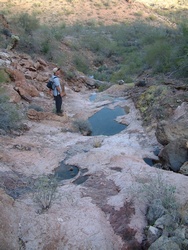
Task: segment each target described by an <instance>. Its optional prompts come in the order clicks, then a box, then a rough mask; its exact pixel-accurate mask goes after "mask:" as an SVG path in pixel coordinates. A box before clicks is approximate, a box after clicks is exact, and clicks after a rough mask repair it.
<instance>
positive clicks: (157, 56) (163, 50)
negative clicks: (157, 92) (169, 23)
mask: <svg viewBox="0 0 188 250" xmlns="http://www.w3.org/2000/svg"><path fill="white" fill-rule="evenodd" d="M172 51H173V48H172V46H171V44H170V43H168V42H167V41H163V40H157V41H156V42H155V43H154V44H152V45H148V47H147V48H146V51H145V53H146V56H145V62H146V64H147V65H148V67H150V68H152V69H153V70H154V72H155V73H160V72H164V73H165V72H168V70H169V69H170V68H171V61H170V55H171V53H172Z"/></svg>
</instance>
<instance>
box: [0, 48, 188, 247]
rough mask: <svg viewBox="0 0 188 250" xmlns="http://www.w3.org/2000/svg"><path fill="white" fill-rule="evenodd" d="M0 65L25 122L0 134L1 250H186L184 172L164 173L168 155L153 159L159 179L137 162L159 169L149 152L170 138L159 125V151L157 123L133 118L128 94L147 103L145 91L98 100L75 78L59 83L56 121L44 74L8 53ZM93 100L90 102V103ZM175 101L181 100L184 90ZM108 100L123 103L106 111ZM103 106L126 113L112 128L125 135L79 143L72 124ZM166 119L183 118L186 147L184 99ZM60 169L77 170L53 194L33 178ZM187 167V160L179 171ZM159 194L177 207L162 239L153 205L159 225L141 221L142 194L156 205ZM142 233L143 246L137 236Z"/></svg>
mask: <svg viewBox="0 0 188 250" xmlns="http://www.w3.org/2000/svg"><path fill="white" fill-rule="evenodd" d="M0 58H1V68H3V70H4V71H5V72H6V74H8V76H11V81H10V82H9V83H6V84H5V87H6V91H7V93H9V95H10V97H11V99H10V100H11V102H13V103H16V104H17V105H18V106H19V107H20V109H22V112H23V113H26V114H27V117H26V118H25V120H24V121H23V122H24V125H25V128H27V130H26V131H24V132H23V131H12V133H11V134H4V133H3V132H2V131H1V136H0V141H1V143H0V159H1V162H0V180H1V189H0V209H1V215H0V221H1V223H0V242H1V249H3V250H4V249H6V250H7V249H26V250H32V249H45V250H47V249H49V250H51V249H67V250H68V249H82V250H83V249H87V250H88V249H96V250H97V249H103V250H110V249H112V250H119V249H122V250H123V249H148V248H149V245H151V243H153V242H154V243H153V244H152V245H153V246H152V245H151V247H150V249H159V248H160V247H161V246H160V244H161V245H165V246H166V248H160V249H187V241H188V237H187V234H188V228H187V217H188V214H187V201H188V193H187V187H188V183H187V176H186V172H185V174H182V173H180V172H179V170H178V171H175V172H173V171H169V169H170V167H169V163H171V162H172V161H170V160H169V158H170V157H169V158H168V159H166V158H165V157H166V155H167V156H169V155H170V154H169V153H168V154H165V157H162V159H163V160H164V161H165V164H166V165H168V168H167V169H168V170H164V169H162V166H161V165H160V166H159V167H151V166H149V165H148V164H146V163H145V161H144V158H149V159H153V160H156V161H158V160H159V158H158V156H156V155H155V154H154V151H155V150H156V149H159V150H162V152H163V153H161V154H162V155H164V148H165V145H167V146H168V145H169V142H170V141H171V140H170V139H169V138H171V137H170V136H172V133H171V131H173V130H172V128H171V130H169V126H167V125H166V123H164V121H163V123H162V124H163V130H164V131H167V132H166V134H165V133H163V137H162V139H161V142H164V134H165V135H166V137H165V139H166V141H165V143H159V142H158V141H157V138H156V136H155V132H156V128H157V126H158V123H157V122H158V120H157V119H156V117H155V116H152V115H151V116H152V117H154V118H153V121H154V122H153V123H152V124H148V120H149V118H148V117H147V119H146V120H144V121H145V124H146V125H147V126H143V117H144V116H141V113H140V112H139V110H138V108H140V106H139V105H141V104H142V102H141V101H140V103H139V102H136V101H135V99H136V93H139V96H141V95H146V94H147V91H143V90H144V88H145V90H147V89H148V87H147V86H144V87H142V86H135V87H134V91H133V89H132V87H130V86H127V85H124V84H123V85H115V86H112V87H111V88H109V89H108V90H106V91H105V92H101V93H98V92H97V89H93V88H92V87H93V86H94V83H93V82H91V79H87V78H85V77H83V76H78V77H77V79H75V84H74V86H73V85H72V84H69V83H66V93H67V95H66V97H64V99H63V107H64V114H65V115H64V116H63V117H59V116H56V115H55V114H54V113H53V107H54V102H53V99H52V97H51V96H50V95H49V94H48V91H47V90H46V81H47V79H48V77H49V74H50V72H51V69H52V67H53V65H48V64H47V63H46V62H44V61H43V60H42V59H40V58H39V59H37V60H36V61H33V60H31V58H29V57H28V56H26V55H19V54H16V53H12V52H11V53H7V52H1V55H0ZM94 91H96V92H97V98H96V99H95V100H94V101H91V100H90V95H91V94H92V93H93V92H94ZM181 91H182V92H181ZM154 92H155V89H154ZM177 92H178V93H180V92H181V93H182V95H181V96H184V95H183V92H184V93H186V90H185V89H184V90H182V89H180V90H179V89H178V90H177ZM134 93H135V94H134ZM152 93H153V92H152ZM117 97H123V98H121V99H119V100H118V101H116V102H114V98H117ZM137 97H138V96H137ZM176 97H177V96H176ZM184 97H185V96H184ZM150 98H151V95H150ZM178 98H180V97H179V96H178ZM147 100H148V99H147ZM149 100H151V99H149ZM149 100H148V101H149ZM133 101H135V102H133ZM178 104H179V105H178ZM31 105H35V106H38V107H39V106H40V107H42V109H43V111H40V112H39V111H36V109H34V108H33V109H29V106H31ZM145 105H146V104H145ZM104 106H105V107H109V108H114V107H115V106H121V107H123V108H125V109H126V110H127V111H128V112H127V114H126V115H124V116H121V117H118V121H119V122H121V123H123V124H126V125H128V126H127V128H126V129H125V130H123V131H122V132H121V133H119V134H116V135H113V136H104V135H100V136H84V135H82V134H81V133H80V132H79V131H77V130H76V129H75V127H74V121H76V120H78V119H83V120H87V119H88V118H89V117H90V116H91V115H92V114H94V113H95V112H96V111H98V110H100V109H101V108H103V107H104ZM143 106H144V101H143ZM149 107H151V106H150V105H149ZM153 107H154V106H153ZM144 111H145V110H144ZM170 112H171V116H170V113H169V117H168V119H171V120H170V121H172V120H173V121H174V122H175V123H176V124H177V121H180V120H181V119H183V118H185V119H183V121H184V124H185V127H184V128H185V129H184V131H185V134H183V142H182V143H184V142H185V143H187V139H186V138H187V137H186V136H187V132H186V131H187V130H186V124H187V123H186V121H187V120H186V119H187V113H186V112H187V106H186V99H181V102H180V103H176V104H174V106H173V108H172V109H170ZM146 113H147V112H146ZM148 113H149V114H151V112H148ZM159 113H160V112H159ZM143 114H145V113H144V112H143ZM145 117H146V116H145ZM161 121H162V119H161V120H160V122H161ZM168 124H169V123H168ZM171 124H172V122H171ZM161 126H162V125H161ZM173 128H174V127H173ZM165 129H166V130H165ZM159 131H161V130H159ZM159 134H160V135H161V133H157V135H158V138H159V137H160V136H159ZM176 134H177V130H176ZM160 138H161V137H160ZM178 138H179V137H178ZM176 139H177V138H176ZM179 141H180V140H179ZM180 148H182V145H181V147H180ZM173 150H176V148H174V149H173ZM183 150H184V151H180V152H181V153H182V152H183V157H184V152H185V150H187V146H186V145H184V147H183ZM166 151H168V148H167V149H166ZM186 152H187V151H186ZM186 157H187V155H186ZM170 159H171V158H170ZM181 159H182V158H181ZM62 161H63V162H64V163H65V164H66V165H68V166H77V167H78V168H79V172H78V174H77V175H76V176H74V178H72V179H66V180H64V181H60V182H59V183H58V186H57V189H56V190H55V191H54V189H53V183H50V182H48V181H47V180H46V179H42V178H41V176H43V178H45V177H44V176H51V177H52V176H53V175H54V170H55V169H56V168H57V167H58V166H59V165H60V163H61V162H62ZM186 161H187V158H186V160H184V162H183V163H186ZM167 163H168V164H167ZM183 163H182V165H183ZM166 165H165V166H166ZM170 166H171V165H170ZM180 167H181V166H180ZM179 169H180V168H179ZM76 180H77V181H79V180H80V182H81V183H79V182H76ZM37 183H38V184H37ZM143 187H147V189H143ZM161 187H162V188H163V190H164V189H165V188H166V187H167V188H168V187H175V197H176V202H177V203H178V204H179V206H180V207H181V222H182V223H181V229H180V227H179V225H178V220H177V221H176V223H175V224H176V226H174V225H173V228H174V230H173V233H172V232H169V231H168V230H167V227H168V226H169V224H168V225H167V224H166V225H167V226H165V223H167V222H166V220H165V223H164V222H161V223H158V224H155V223H156V221H157V219H160V218H161V216H162V215H167V214H168V213H167V212H166V210H165V209H163V208H164V207H162V205H160V206H159V205H157V207H160V208H161V210H162V212H161V214H160V215H159V216H154V215H153V214H154V212H153V213H152V216H148V215H147V211H148V207H150V206H149V204H148V202H149V201H148V199H147V198H148V197H147V196H149V193H148V190H149V191H151V192H153V193H155V190H156V189H158V188H159V189H158V191H159V196H160V195H161V194H163V192H162V190H161V189H160V188H161ZM160 192H161V193H160ZM154 198H156V199H157V198H159V197H154ZM166 199H167V200H168V197H166ZM154 205H155V204H154ZM154 205H153V206H154ZM155 208H156V207H155ZM154 210H155V211H156V210H157V209H154ZM157 211H158V210H157ZM146 215H147V216H146ZM168 215H169V214H168ZM171 221H172V220H171ZM148 225H149V226H150V230H149V231H148V232H149V233H150V235H151V233H152V237H149V236H148V235H145V232H146V231H145V229H146V226H148ZM151 226H152V227H153V228H151ZM171 226H172V225H171ZM153 231H155V233H153ZM156 231H157V232H156ZM176 231H178V232H176ZM157 235H158V236H157ZM179 235H181V237H180V236H179ZM173 237H174V239H175V240H174V241H177V240H176V239H177V237H179V238H181V241H180V242H179V241H178V245H177V242H174V241H173V240H172V239H171V238H173ZM157 238H159V239H158V242H157ZM143 242H145V243H143ZM156 242H157V243H156ZM161 242H162V243H161ZM154 244H158V245H154ZM170 246H171V248H167V247H170ZM185 247H186V248H185Z"/></svg>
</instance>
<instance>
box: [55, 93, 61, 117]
mask: <svg viewBox="0 0 188 250" xmlns="http://www.w3.org/2000/svg"><path fill="white" fill-rule="evenodd" d="M54 100H55V106H56V113H57V114H58V113H62V110H61V106H62V97H61V96H60V95H57V96H54Z"/></svg>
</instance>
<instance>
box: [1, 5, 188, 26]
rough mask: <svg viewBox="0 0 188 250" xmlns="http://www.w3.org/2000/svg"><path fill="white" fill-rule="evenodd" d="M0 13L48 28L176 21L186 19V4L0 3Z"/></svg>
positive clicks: (187, 6)
mask: <svg viewBox="0 0 188 250" xmlns="http://www.w3.org/2000/svg"><path fill="white" fill-rule="evenodd" d="M0 9H1V12H3V13H4V14H5V15H6V16H7V18H8V19H9V18H10V17H12V16H15V15H17V14H21V13H24V12H25V13H29V14H34V15H36V16H37V18H39V20H40V22H41V23H43V24H48V25H50V26H53V25H57V24H58V23H59V24H61V23H66V24H68V25H69V24H75V23H77V24H78V23H88V22H91V21H95V22H96V23H98V24H99V25H100V24H103V25H109V24H118V23H122V22H123V23H124V22H130V21H134V20H136V19H141V20H145V19H147V18H148V19H150V18H151V16H152V15H153V14H156V12H157V11H158V12H159V11H160V13H161V14H162V16H163V15H167V17H169V18H170V19H171V18H172V20H173V19H174V16H175V18H176V21H177V18H178V19H179V18H180V16H185V17H186V15H187V11H188V3H186V1H184V0H181V1H177V0H172V1H170V0H169V1H161V0H157V1H155V0H151V1H150V0H130V1H126V0H113V1H109V0H91V1H84V2H83V1H81V0H58V1H51V0H46V1H39V0H34V1H33V0H27V1H25V0H10V1H3V0H2V1H1V2H0ZM180 13H181V15H179V14H180Z"/></svg>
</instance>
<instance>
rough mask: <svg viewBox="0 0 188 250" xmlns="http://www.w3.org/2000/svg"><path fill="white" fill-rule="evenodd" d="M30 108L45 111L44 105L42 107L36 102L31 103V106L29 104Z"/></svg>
mask: <svg viewBox="0 0 188 250" xmlns="http://www.w3.org/2000/svg"><path fill="white" fill-rule="evenodd" d="M28 109H34V110H36V111H38V112H42V111H44V110H43V108H42V107H40V106H38V105H36V104H31V105H29V106H28Z"/></svg>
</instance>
